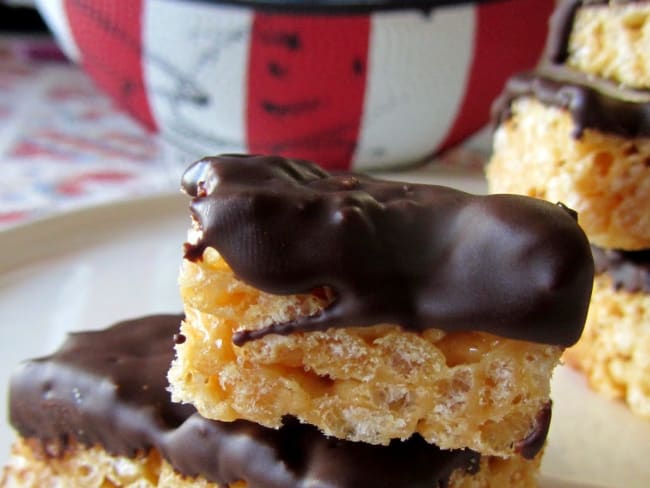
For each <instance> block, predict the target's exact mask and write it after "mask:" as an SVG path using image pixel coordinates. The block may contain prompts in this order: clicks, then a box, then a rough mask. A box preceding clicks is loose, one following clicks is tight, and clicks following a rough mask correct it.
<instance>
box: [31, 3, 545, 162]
mask: <svg viewBox="0 0 650 488" xmlns="http://www.w3.org/2000/svg"><path fill="white" fill-rule="evenodd" d="M409 2H410V3H409ZM38 4H39V8H40V9H41V12H42V13H43V14H44V16H45V18H46V20H47V21H48V23H49V25H50V26H51V28H52V30H53V31H54V33H55V34H56V36H57V38H58V40H59V42H60V44H61V46H62V47H63V49H64V51H65V52H66V53H67V54H68V56H69V57H70V58H72V59H73V60H75V61H77V62H79V63H80V64H81V65H82V66H83V67H84V69H85V70H86V71H87V72H88V73H89V74H90V76H91V77H92V78H93V79H94V80H95V82H96V83H97V84H98V85H99V86H100V87H101V88H102V89H103V90H104V91H105V92H106V93H108V94H109V95H110V96H111V97H113V98H114V99H115V100H116V101H117V102H118V104H119V105H120V106H122V107H123V108H124V109H126V110H127V111H128V112H129V113H130V114H132V115H133V116H134V117H135V118H136V119H138V120H139V121H140V122H142V123H143V124H144V125H145V126H147V127H148V128H150V129H151V130H154V131H158V132H160V133H161V134H162V135H163V137H164V138H165V139H167V140H169V141H172V142H173V143H174V144H176V145H177V146H179V147H181V148H183V149H185V151H186V152H187V153H189V154H191V155H192V156H193V157H200V156H203V155H205V154H216V153H223V152H253V153H275V154H282V155H286V156H291V157H299V158H304V159H310V160H313V161H317V162H319V163H321V164H322V165H323V166H325V167H328V168H330V169H339V168H354V169H358V170H364V169H369V168H387V167H398V166H403V165H406V164H409V163H413V162H416V161H419V160H422V159H424V158H427V157H430V156H431V155H433V154H435V153H436V152H438V151H440V150H442V149H444V148H446V147H449V146H451V145H453V144H456V143H458V142H460V141H462V140H463V139H464V138H465V137H467V136H468V135H470V134H471V133H473V132H474V131H476V130H477V129H479V128H480V127H482V126H483V125H484V124H485V123H486V122H487V121H488V114H489V106H490V104H491V102H492V100H493V99H494V97H495V96H496V95H497V94H498V92H499V91H500V89H501V88H502V86H503V83H504V82H505V80H506V78H507V77H508V76H509V75H510V74H512V73H514V72H516V71H520V70H522V69H526V68H529V67H532V66H533V65H534V64H535V63H536V61H537V59H538V57H539V55H540V53H541V51H542V46H543V44H544V40H545V37H546V32H547V19H548V17H549V16H550V13H551V10H552V9H553V6H554V0H501V1H490V2H468V1H466V0H465V1H463V0H455V1H453V0H366V1H365V2H360V1H358V3H356V4H355V3H353V2H350V0H317V1H311V2H307V1H306V0H298V1H296V0H294V1H280V0H248V1H247V0H230V1H227V0H212V1H210V0H202V1H201V0H184V1H183V0H130V1H128V2H127V1H115V0H40V1H39V2H38Z"/></svg>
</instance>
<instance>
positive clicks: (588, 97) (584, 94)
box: [492, 66, 650, 138]
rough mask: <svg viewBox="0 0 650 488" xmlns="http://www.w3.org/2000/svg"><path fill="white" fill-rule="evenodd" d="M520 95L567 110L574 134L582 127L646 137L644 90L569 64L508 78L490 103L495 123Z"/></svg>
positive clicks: (647, 97) (649, 99)
mask: <svg viewBox="0 0 650 488" xmlns="http://www.w3.org/2000/svg"><path fill="white" fill-rule="evenodd" d="M523 97H532V98H535V99H536V100H538V101H539V102H541V103H543V104H545V105H550V106H554V107H557V108H560V109H563V110H567V111H568V112H569V113H570V114H571V117H572V118H573V122H574V125H575V127H574V130H573V134H572V135H573V137H575V138H580V137H581V136H582V134H583V133H584V131H585V129H596V130H599V131H601V132H605V133H610V134H616V135H619V136H622V137H627V138H636V137H650V92H648V91H641V90H633V89H628V88H623V87H620V86H618V85H615V84H614V83H611V82H608V81H607V80H603V79H595V78H590V77H587V76H586V75H584V74H582V73H579V72H577V71H575V70H571V69H569V68H564V67H558V66H544V67H540V68H539V69H538V70H537V71H534V72H526V73H520V74H518V75H515V76H513V77H511V78H510V79H509V80H508V82H507V83H506V86H505V88H504V90H503V92H502V94H501V95H500V96H499V98H498V99H497V100H496V101H495V102H494V104H493V107H492V115H493V119H494V122H495V124H496V126H498V125H500V124H501V123H503V122H504V121H505V120H507V119H509V118H510V117H511V116H512V110H511V106H512V103H513V102H514V101H515V100H516V99H518V98H523Z"/></svg>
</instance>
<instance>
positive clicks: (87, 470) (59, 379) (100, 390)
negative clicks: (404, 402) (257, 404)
mask: <svg viewBox="0 0 650 488" xmlns="http://www.w3.org/2000/svg"><path fill="white" fill-rule="evenodd" d="M180 320H181V317H180V316H176V315H163V316H151V317H143V318H140V319H135V320H131V321H127V322H123V323H120V324H116V325H115V326H113V327H111V328H109V329H106V330H103V331H94V332H85V333H76V334H72V335H71V336H70V337H69V338H68V340H67V341H66V343H65V344H64V345H63V347H62V348H61V349H59V350H58V351H57V352H56V353H54V354H53V355H51V356H48V357H45V358H40V359H35V360H31V361H28V362H26V363H25V364H24V365H23V367H22V369H21V370H20V371H19V372H18V373H17V374H15V375H14V377H13V380H12V383H11V391H10V417H11V422H12V424H13V425H14V427H15V428H16V429H17V431H18V433H19V436H20V437H19V439H18V440H17V441H16V442H15V444H14V446H13V450H12V454H11V456H10V458H9V461H8V463H7V465H6V466H5V468H4V470H3V473H2V478H1V480H0V486H2V487H7V488H9V487H21V488H28V487H29V488H43V487H53V486H62V487H84V488H104V487H108V486H112V487H139V488H146V487H160V488H163V487H164V488H175V487H179V488H189V487H204V488H211V487H214V488H226V487H230V488H247V487H248V488H305V487H308V486H309V487H319V488H320V487H322V488H382V487H385V488H394V487H400V488H420V487H431V488H436V487H441V486H445V487H449V488H470V487H477V488H478V487H495V488H496V487H507V486H518V487H519V486H530V487H533V486H535V482H534V476H535V470H536V468H537V464H538V459H535V460H531V461H529V460H526V459H524V458H523V457H521V456H518V457H513V458H510V459H501V458H495V457H490V456H481V455H480V454H479V453H477V452H474V451H471V450H468V449H463V450H450V451H444V450H441V449H439V448H438V447H436V446H434V445H431V444H428V443H426V442H424V440H423V439H422V438H421V437H420V436H417V435H416V436H413V437H412V438H410V439H408V440H406V441H404V442H401V441H393V442H391V443H390V444H389V445H388V446H373V445H369V444H362V443H353V442H349V441H341V440H338V439H334V438H327V437H325V436H324V435H322V434H321V433H320V432H319V431H318V430H317V429H316V428H314V427H312V426H309V425H305V424H301V423H299V422H297V421H296V420H295V419H291V418H285V419H284V420H283V422H282V426H281V427H279V428H278V429H269V428H266V427H262V426H260V425H257V424H254V423H251V422H248V421H245V420H239V421H235V422H228V423H225V422H218V421H214V420H207V419H205V418H203V417H201V416H200V415H199V414H198V413H196V410H195V409H194V408H192V407H191V406H190V405H181V404H175V403H171V402H170V398H169V392H168V391H167V381H166V372H167V370H168V368H169V363H170V361H171V360H172V357H173V354H174V352H173V347H172V337H173V335H174V333H175V332H177V331H178V324H179V321H180Z"/></svg>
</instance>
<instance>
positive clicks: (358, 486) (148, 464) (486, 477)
mask: <svg viewBox="0 0 650 488" xmlns="http://www.w3.org/2000/svg"><path fill="white" fill-rule="evenodd" d="M540 457H541V454H540V455H538V456H537V457H536V458H535V459H533V460H526V459H524V458H521V457H514V458H509V459H503V458H498V457H484V458H482V459H481V461H480V462H479V467H478V470H477V472H476V473H469V472H467V471H466V470H464V469H456V470H454V471H453V472H452V473H451V475H450V476H449V479H448V480H446V484H445V485H444V486H445V487H446V488H535V487H536V486H537V483H536V477H537V471H538V468H539V464H540V462H539V461H540ZM250 464H251V465H250V468H249V469H250V471H251V472H255V471H257V469H256V467H255V460H254V459H251V460H250ZM262 479H263V477H262ZM308 481H312V482H314V481H316V480H304V481H303V484H296V485H284V484H282V485H278V484H260V483H259V482H256V481H252V482H247V481H243V480H241V481H234V482H231V483H227V484H219V483H216V482H211V481H208V480H207V479H205V478H204V477H202V476H199V477H187V476H183V475H182V474H180V473H179V472H178V471H176V470H174V468H173V467H172V466H171V465H170V464H169V463H168V462H167V461H165V460H164V459H163V458H162V457H161V455H160V453H159V452H158V451H156V450H150V451H148V452H147V453H138V454H137V455H136V456H135V457H125V456H112V455H110V454H109V453H107V452H106V451H105V450H103V449H102V448H101V447H90V448H87V447H85V446H82V445H79V444H78V443H76V442H75V441H74V440H73V441H72V442H71V443H70V445H69V446H68V447H67V449H66V451H65V453H64V454H63V455H62V456H56V457H53V456H50V455H48V453H47V448H46V447H43V446H42V445H41V444H40V443H39V442H37V441H33V440H19V441H17V442H16V444H15V445H14V447H13V450H12V453H11V457H10V458H9V462H8V464H7V466H6V467H5V470H4V478H3V480H2V482H1V483H0V486H2V487H6V488H9V487H16V488H43V487H45V486H65V487H75V486H78V487H84V488H104V487H113V486H124V487H138V488H290V487H291V486H295V487H304V486H307V485H306V484H305V483H306V482H308ZM384 481H385V480H384ZM388 482H390V480H389V481H388ZM263 483H268V481H263ZM369 483H374V484H369ZM380 483H381V482H380V481H379V482H378V481H377V480H376V479H374V478H373V479H372V480H371V481H365V480H364V479H363V476H362V475H360V476H358V478H357V479H355V480H353V483H352V484H340V485H335V484H330V485H327V486H328V487H330V486H332V487H334V486H341V487H343V486H345V487H349V488H381V487H386V488H393V487H394V486H398V485H390V484H380ZM319 486H325V485H319ZM399 486H400V487H403V486H409V485H399ZM413 486H418V487H427V488H438V487H439V486H441V485H440V484H439V483H438V482H437V481H436V480H431V482H430V483H429V484H427V483H426V482H420V484H417V485H413Z"/></svg>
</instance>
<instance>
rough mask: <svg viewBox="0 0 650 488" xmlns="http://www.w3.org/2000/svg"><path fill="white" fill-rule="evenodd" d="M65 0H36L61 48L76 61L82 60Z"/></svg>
mask: <svg viewBox="0 0 650 488" xmlns="http://www.w3.org/2000/svg"><path fill="white" fill-rule="evenodd" d="M63 3H64V0H36V6H37V7H38V10H39V12H40V13H41V15H42V16H43V19H44V20H45V22H46V23H47V25H48V27H49V28H50V30H51V31H52V33H53V34H54V36H55V37H56V40H57V41H58V43H59V46H60V47H61V50H62V51H63V52H64V53H65V55H66V56H68V58H70V59H71V60H72V61H74V62H77V63H78V62H79V61H80V60H81V52H80V51H79V47H78V46H77V43H76V42H75V40H74V36H73V35H72V31H71V30H70V23H69V22H68V18H67V16H66V13H65V7H64V5H63Z"/></svg>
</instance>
